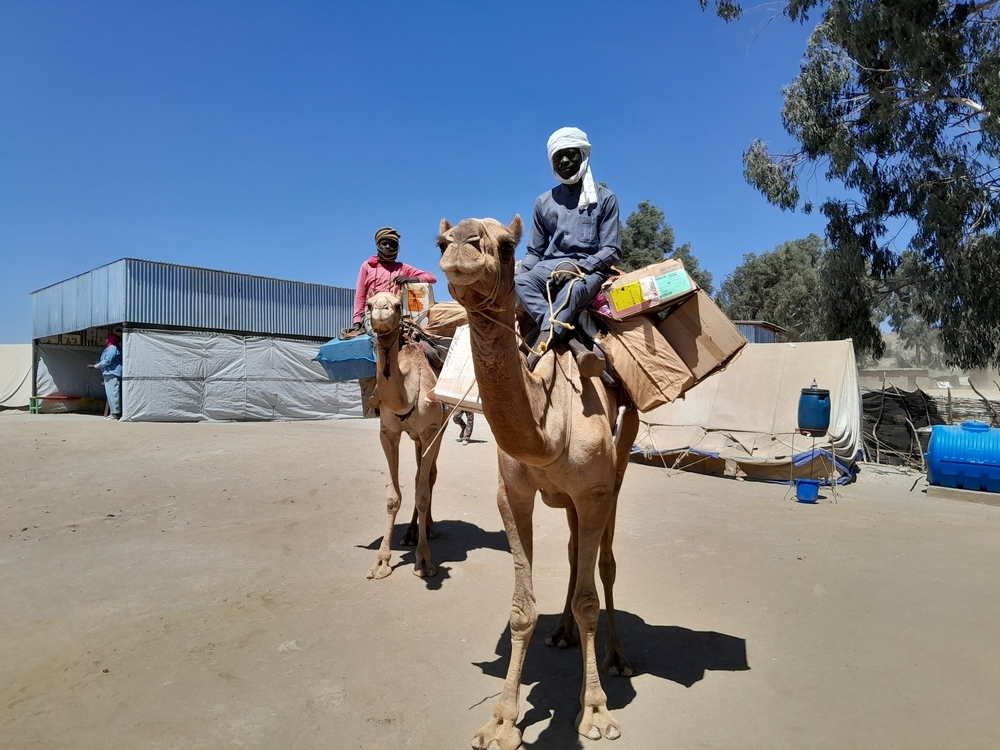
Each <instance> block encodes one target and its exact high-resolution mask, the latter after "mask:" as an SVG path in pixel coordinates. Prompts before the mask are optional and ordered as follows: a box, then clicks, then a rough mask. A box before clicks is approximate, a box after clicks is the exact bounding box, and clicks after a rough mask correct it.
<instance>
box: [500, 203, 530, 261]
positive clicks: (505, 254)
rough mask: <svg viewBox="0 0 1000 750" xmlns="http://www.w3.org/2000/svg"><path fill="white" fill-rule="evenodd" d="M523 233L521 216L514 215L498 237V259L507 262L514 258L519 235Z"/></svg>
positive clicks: (519, 239) (519, 238)
mask: <svg viewBox="0 0 1000 750" xmlns="http://www.w3.org/2000/svg"><path fill="white" fill-rule="evenodd" d="M523 231H524V224H522V223H521V216H520V215H519V214H514V220H513V221H511V223H510V224H508V225H507V227H506V228H505V229H504V231H503V234H501V235H500V258H501V260H503V261H504V262H507V261H509V260H510V259H511V258H512V257H513V256H514V251H515V250H516V249H517V245H518V243H519V242H520V241H521V233H522V232H523Z"/></svg>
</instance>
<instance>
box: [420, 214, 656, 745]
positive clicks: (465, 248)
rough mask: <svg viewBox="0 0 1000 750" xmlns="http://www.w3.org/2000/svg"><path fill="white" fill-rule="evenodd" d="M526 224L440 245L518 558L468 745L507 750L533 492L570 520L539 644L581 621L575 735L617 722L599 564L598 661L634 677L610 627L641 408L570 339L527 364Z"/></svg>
mask: <svg viewBox="0 0 1000 750" xmlns="http://www.w3.org/2000/svg"><path fill="white" fill-rule="evenodd" d="M522 232H523V224H522V222H521V217H520V216H515V217H514V219H513V221H511V223H510V224H509V225H508V226H506V227H505V226H504V225H503V224H502V223H500V222H498V221H496V220H495V219H466V220H464V221H462V222H461V223H459V224H458V225H457V226H452V225H451V224H450V223H449V222H448V221H447V219H442V221H441V228H440V236H439V237H438V247H440V249H441V254H442V257H441V270H442V271H444V273H445V275H446V276H447V277H448V289H449V291H450V292H451V295H452V296H453V297H454V298H455V300H456V301H457V302H459V303H460V304H461V305H462V306H463V307H465V309H466V310H467V311H468V313H469V331H470V339H471V343H472V359H473V366H474V369H475V373H476V380H477V381H478V385H479V395H480V398H481V399H482V404H483V412H484V414H485V416H486V420H487V422H489V425H490V428H491V429H492V431H493V435H494V437H495V439H496V442H497V453H498V459H499V468H500V472H499V474H500V478H499V484H498V487H497V505H498V506H499V509H500V516H501V518H502V519H503V523H504V527H505V529H506V531H507V539H508V541H509V543H510V549H511V553H512V555H513V557H514V596H513V600H512V602H511V612H510V637H511V656H510V665H509V667H508V670H507V679H506V682H505V683H504V687H503V691H502V693H501V695H500V699H499V700H498V702H497V704H496V706H495V707H494V709H493V717H492V719H491V720H490V721H489V722H488V723H487V724H486V725H485V726H484V727H482V728H481V729H480V730H479V731H478V732H477V733H476V735H475V736H474V737H473V740H472V747H473V748H476V750H486V748H490V749H491V750H492V748H498V750H514V749H515V748H517V747H518V746H520V744H521V731H520V730H519V729H518V728H517V719H518V715H519V710H520V709H519V690H520V684H521V671H522V668H523V666H524V658H525V654H526V650H527V646H528V643H529V642H530V641H531V635H532V632H533V631H534V628H535V625H536V623H537V621H538V612H537V610H536V608H535V596H534V592H533V589H532V580H531V564H532V523H531V516H532V512H533V510H534V503H535V493H536V492H537V491H540V492H541V497H542V501H543V502H544V503H545V504H546V505H548V506H549V507H552V508H562V509H564V510H565V511H566V519H567V521H568V523H569V532H570V534H569V562H570V575H569V590H568V592H567V595H566V604H565V607H564V609H563V613H562V616H561V618H560V620H559V625H558V626H557V628H556V631H555V632H554V633H552V634H551V636H549V638H547V639H546V645H549V646H552V645H556V646H560V647H563V648H565V647H568V646H570V645H575V639H574V633H573V623H574V619H575V621H576V625H577V627H578V628H579V631H580V636H581V642H582V651H583V668H584V680H583V689H582V691H581V694H580V703H581V710H580V714H579V715H578V717H577V730H578V731H579V732H580V734H582V735H584V736H585V737H588V738H590V739H594V740H599V739H601V738H602V737H605V738H607V739H612V740H613V739H617V738H618V737H619V736H621V727H620V726H619V725H618V722H617V721H615V719H614V717H613V716H612V715H611V713H610V712H609V711H608V707H607V696H606V694H605V693H604V689H603V688H602V687H601V680H600V674H599V672H598V670H597V658H596V656H595V646H594V634H595V630H596V628H597V620H598V615H599V614H600V600H599V599H598V596H597V588H596V586H595V583H594V567H595V565H599V568H600V574H601V581H602V583H603V584H604V601H605V607H606V610H607V621H608V641H607V647H606V651H605V658H604V659H603V661H602V664H601V666H602V668H603V669H604V671H605V672H607V673H609V674H620V675H631V674H632V668H631V666H629V664H628V662H627V661H626V660H625V655H624V651H623V649H622V645H621V641H620V640H619V639H618V634H617V632H616V630H615V611H614V597H613V594H612V589H613V587H614V582H615V571H616V565H615V558H614V553H613V552H612V542H613V540H614V533H615V511H616V508H617V503H618V491H619V489H620V488H621V483H622V479H623V477H624V476H625V469H626V468H627V466H628V458H629V451H630V450H631V447H632V442H633V440H634V438H635V436H636V433H637V432H638V430H639V419H638V413H637V412H636V411H635V409H634V408H631V407H630V406H628V405H627V404H626V403H625V401H624V397H623V395H622V394H621V392H620V391H619V389H618V388H616V387H608V386H606V385H605V384H604V383H603V382H602V381H601V379H600V378H599V377H590V378H585V377H581V375H580V372H579V369H578V368H577V367H576V363H575V361H574V360H573V357H572V354H571V353H570V352H569V351H568V350H567V348H566V347H565V346H561V345H560V346H557V347H556V348H554V349H552V350H550V351H548V352H546V353H545V354H544V355H543V356H542V357H541V359H540V360H539V361H538V362H537V363H536V365H535V367H534V369H533V370H529V369H528V366H527V363H526V360H525V358H524V356H523V355H522V354H521V352H520V350H519V348H518V340H517V339H518V337H517V334H516V333H515V328H514V318H515V312H514V250H515V248H516V247H517V245H518V243H519V242H520V240H521V234H522Z"/></svg>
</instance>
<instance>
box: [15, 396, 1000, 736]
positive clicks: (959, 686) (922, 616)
mask: <svg viewBox="0 0 1000 750" xmlns="http://www.w3.org/2000/svg"><path fill="white" fill-rule="evenodd" d="M457 431H458V428H457V427H455V426H454V425H449V428H448V432H447V434H446V437H445V442H444V446H443V448H442V451H441V458H440V461H439V478H438V485H437V491H436V493H435V498H434V516H435V519H436V523H437V531H438V532H439V538H438V539H437V540H436V541H434V542H433V546H432V552H433V555H434V560H435V562H436V563H437V565H438V570H439V573H438V576H437V577H436V578H433V579H427V580H421V579H418V578H416V577H414V576H413V575H411V573H410V569H411V566H412V561H413V554H412V550H411V549H407V550H406V551H402V552H401V553H400V551H399V547H398V544H397V545H395V546H396V551H395V552H394V562H395V563H396V565H397V567H396V569H395V571H394V573H393V574H392V575H391V576H390V577H389V578H387V579H385V580H382V581H369V580H366V578H365V573H366V571H367V570H368V568H369V566H370V565H371V564H372V563H373V562H374V560H375V549H376V547H377V544H378V542H379V540H380V538H381V535H382V532H383V527H384V518H385V511H384V497H385V489H384V488H385V484H386V482H387V472H386V467H385V460H384V458H383V456H382V451H381V449H380V448H379V445H378V439H377V423H376V422H375V421H373V420H345V421H325V422H298V423H270V424H138V423H137V424H127V423H121V424H118V423H114V422H106V421H103V420H102V419H100V418H99V417H88V416H81V415H52V416H47V415H28V414H24V413H6V414H0V601H2V602H3V606H2V607H0V747H3V748H32V749H33V750H41V749H46V748H53V749H56V748H58V749H59V750H66V749H67V748H102V749H106V748H127V749H130V750H131V749H134V748H229V747H240V748H267V749H269V750H270V749H273V748H282V749H283V750H298V749H306V748H317V749H318V748H376V747H378V748H384V747H392V748H419V749H425V748H426V749H427V750H437V749H439V748H466V747H468V746H469V741H470V739H471V737H472V735H473V733H474V732H475V730H476V729H478V728H479V727H480V726H481V725H482V724H484V723H485V722H486V720H487V719H488V718H489V715H490V712H491V710H492V706H493V703H494V701H495V699H496V696H497V695H498V693H499V692H500V689H501V686H502V682H503V674H504V673H505V670H506V665H507V656H508V654H509V643H508V640H507V634H506V622H507V615H508V608H509V603H510V595H511V592H512V589H513V571H512V565H511V560H510V556H509V554H508V552H507V551H506V539H505V537H504V534H503V531H502V527H501V525H500V520H499V516H498V514H497V511H496V506H495V499H494V496H495V488H496V460H495V445H494V443H493V440H492V437H491V436H490V435H489V433H488V430H487V429H486V425H485V422H484V420H479V421H478V422H477V424H476V434H475V435H474V439H475V442H473V443H472V444H470V445H468V446H462V445H460V444H458V443H457V442H456V441H455V437H456V436H457ZM404 458H405V469H404V471H403V476H404V477H405V479H406V482H405V485H404V505H403V511H402V512H401V514H400V519H399V523H398V524H397V530H396V540H397V541H398V538H399V537H400V536H401V534H402V528H403V525H404V522H405V521H407V520H408V519H409V514H410V512H411V510H412V490H413V482H412V476H413V453H412V451H411V450H405V451H404ZM915 479H917V476H916V475H913V474H903V473H898V472H888V471H877V470H876V469H875V468H874V467H872V468H870V469H866V470H865V471H863V472H862V474H861V477H860V479H859V480H858V482H857V483H856V484H854V485H851V486H849V487H846V488H843V489H842V490H840V491H839V497H834V496H833V495H832V494H831V493H830V492H829V491H824V492H823V493H822V497H821V500H820V502H819V503H818V504H816V505H804V504H800V503H797V502H795V499H794V496H793V494H792V492H791V491H790V490H789V488H787V487H785V486H781V485H767V484H761V483H750V482H739V481H735V480H731V479H718V478H712V477H706V476H700V475H696V474H683V473H669V472H667V471H665V470H664V469H661V468H655V467H649V466H640V465H632V466H631V467H630V469H629V472H628V475H627V477H626V480H625V486H624V489H623V491H622V500H621V502H620V510H619V523H618V536H617V544H616V550H617V558H618V583H617V587H616V591H615V593H616V600H617V603H618V606H619V608H620V612H621V622H620V632H621V635H622V639H623V641H624V644H625V651H626V655H627V657H628V658H629V659H630V660H631V662H632V665H633V667H634V668H635V671H636V674H635V675H634V676H632V677H631V678H621V677H619V678H608V677H605V678H604V685H605V689H606V690H607V692H608V695H609V700H610V706H611V708H612V709H613V710H614V712H615V715H616V717H617V719H618V720H619V721H620V722H621V725H622V731H623V736H622V738H621V739H619V740H617V741H616V742H614V743H613V746H614V747H615V748H617V749H618V750H624V749H625V748H643V749H644V750H645V749H647V748H661V747H672V748H734V749H737V748H738V749H741V750H743V749H746V748H767V749H768V750H777V749H780V748H789V749H790V750H791V749H794V750H802V748H810V749H815V748H906V750H915V749H918V748H996V747H1000V723H998V722H997V720H996V716H997V706H998V705H1000V639H998V636H1000V575H998V562H1000V508H996V507H991V506H988V505H980V504H973V503H966V502H961V501H955V500H945V499H935V498H928V497H927V496H926V494H924V493H923V492H922V488H923V487H924V484H923V482H920V483H919V484H918V485H917V487H916V489H914V490H912V491H911V490H910V487H911V485H912V484H913V482H914V480H915ZM403 516H405V518H404V517H403ZM535 522H536V561H535V563H536V564H535V587H536V593H537V597H538V607H539V611H540V612H541V613H542V617H541V621H540V623H539V627H538V629H537V630H536V633H535V639H534V641H533V643H532V647H531V650H530V651H529V653H528V659H527V665H526V668H525V672H524V683H525V685H524V688H523V690H522V700H521V702H522V712H523V713H522V720H521V727H522V729H523V730H524V738H525V745H526V746H527V747H529V748H559V749H562V748H579V747H592V746H594V747H604V746H612V743H610V742H608V741H607V740H603V741H602V742H601V744H600V745H596V744H595V743H592V742H590V741H588V740H583V739H578V738H577V736H576V734H575V732H574V730H573V720H574V718H575V716H576V713H577V710H578V703H577V701H578V696H579V691H580V677H581V673H582V666H581V663H580V661H581V657H580V651H579V648H575V649H569V650H566V651H559V650H556V649H549V648H546V647H545V646H544V644H543V643H542V641H543V639H544V636H545V635H546V634H547V632H548V631H549V630H550V629H551V628H552V627H554V624H555V619H556V614H557V613H558V612H559V610H560V609H561V607H562V601H563V597H564V594H565V586H566V578H567V563H566V561H565V554H566V553H565V542H566V539H567V532H566V528H565V518H564V516H563V514H561V513H559V512H558V511H554V510H551V509H548V508H545V507H544V506H542V505H541V503H539V505H538V507H537V509H536V516H535ZM598 646H599V648H600V649H603V630H602V631H600V632H599V642H598Z"/></svg>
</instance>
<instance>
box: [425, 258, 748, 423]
mask: <svg viewBox="0 0 1000 750" xmlns="http://www.w3.org/2000/svg"><path fill="white" fill-rule="evenodd" d="M631 284H640V286H641V289H642V290H644V291H640V292H639V294H640V295H642V294H644V295H646V296H645V297H643V298H642V299H641V300H639V301H638V302H635V303H634V304H631V307H629V306H625V304H624V303H622V306H619V307H614V306H613V303H609V299H614V298H613V297H610V296H609V295H611V294H613V291H614V290H615V289H623V288H627V287H629V286H630V285H631ZM633 292H634V290H632V291H630V292H628V294H632V293H633ZM622 299H623V298H621V297H620V296H619V302H621V301H622ZM518 325H519V326H522V325H532V323H531V321H530V318H527V316H519V319H518ZM573 325H574V331H573V335H574V336H575V337H578V338H580V339H583V340H584V341H586V342H587V344H588V345H590V346H591V347H592V348H593V347H594V344H596V346H597V347H599V349H598V351H600V352H601V353H602V354H603V356H604V360H605V372H604V373H602V374H601V378H602V380H604V381H605V382H606V383H609V384H611V383H620V384H621V385H622V387H623V388H624V389H625V391H626V393H628V395H629V398H630V399H631V400H632V402H633V403H634V404H635V406H636V408H637V409H638V410H639V411H641V412H647V411H651V410H653V409H655V408H657V407H659V406H663V405H664V404H667V403H670V402H671V401H674V400H675V399H677V398H679V397H680V396H682V395H683V394H684V392H685V391H687V390H688V389H689V388H692V387H693V386H694V385H695V384H697V383H698V382H700V381H702V380H704V379H705V378H706V377H708V376H709V375H711V374H713V373H714V372H716V371H718V370H719V369H720V368H722V367H724V366H725V365H726V363H728V362H729V361H730V360H732V358H733V357H734V356H735V355H736V354H737V353H738V352H739V351H740V350H741V349H742V348H743V347H744V346H745V345H746V343H747V340H746V339H745V338H744V337H743V335H742V334H741V333H740V332H739V329H737V328H736V326H735V325H733V323H732V322H731V321H730V320H729V318H727V317H726V315H725V313H723V312H722V310H720V309H719V307H718V306H717V305H716V304H715V303H714V302H713V301H712V299H711V298H710V297H709V296H708V294H706V293H705V292H704V291H703V290H700V289H698V288H697V285H696V284H695V283H694V281H692V280H691V279H690V277H689V276H688V274H687V272H686V271H684V266H683V264H682V263H681V262H680V261H676V260H670V261H664V262H663V263H656V264H653V265H652V266H648V267H646V268H644V269H639V270H638V271H634V272H632V273H631V274H626V275H624V276H621V277H618V278H616V279H613V280H611V281H609V282H608V284H607V288H606V290H605V292H603V293H602V294H601V295H598V297H597V299H596V300H595V301H594V304H593V306H592V307H591V308H590V309H589V310H582V311H581V312H580V313H579V314H578V315H577V317H576V319H575V320H574V323H573ZM573 343H576V344H577V345H578V348H579V342H578V341H576V340H575V339H573V340H571V342H570V349H571V350H573V352H574V355H577V349H576V348H574V347H573ZM577 356H578V355H577ZM529 362H530V359H529ZM434 393H435V397H436V398H438V399H440V400H441V401H444V402H445V403H448V404H452V405H456V406H458V407H459V408H462V409H467V410H471V411H478V412H481V411H482V405H481V402H480V400H479V390H478V388H477V386H476V377H475V372H474V371H473V367H472V347H471V342H470V340H469V335H468V327H467V326H462V327H460V328H458V330H457V331H456V333H455V337H454V340H453V342H452V346H451V348H450V349H449V351H448V356H447V358H446V360H445V363H444V367H443V369H442V371H441V376H440V377H439V379H438V384H437V386H435V389H434Z"/></svg>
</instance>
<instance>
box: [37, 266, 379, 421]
mask: <svg viewBox="0 0 1000 750" xmlns="http://www.w3.org/2000/svg"><path fill="white" fill-rule="evenodd" d="M31 300H32V317H33V328H32V333H33V335H32V338H33V341H34V343H35V346H36V352H37V364H36V371H37V375H36V395H38V396H40V397H42V398H43V401H42V407H43V409H44V408H45V406H46V400H45V399H46V397H48V398H51V399H53V401H52V402H51V403H53V404H60V403H61V404H63V405H64V410H70V409H69V408H68V406H65V405H68V404H70V403H74V402H80V406H81V408H82V404H83V402H84V401H85V400H87V399H97V402H96V405H97V407H98V408H103V406H104V404H103V403H101V400H103V399H104V385H103V383H102V380H101V376H100V374H99V373H97V372H95V371H94V370H90V369H87V368H86V365H87V364H88V363H94V362H96V361H97V360H98V358H99V357H100V354H101V351H102V349H103V348H104V341H105V339H106V337H107V335H108V334H109V333H120V334H122V339H123V340H122V354H123V375H122V407H123V418H124V419H126V420H144V421H145V420H151V421H201V420H270V419H317V418H321V417H330V416H358V417H360V416H361V415H362V410H361V391H360V388H359V386H358V384H357V383H356V382H355V383H331V382H330V381H329V379H328V378H327V377H326V373H324V372H323V369H322V367H320V366H319V365H318V364H317V363H315V362H313V361H312V359H313V357H315V356H316V351H317V349H318V347H319V346H320V345H321V344H322V343H323V342H324V341H326V340H328V339H329V338H330V336H331V334H332V333H333V332H335V331H338V330H340V329H341V328H342V327H344V326H345V325H348V324H349V323H350V320H351V312H352V309H353V302H354V292H353V290H351V289H343V288H339V287H331V286H326V285H322V284H313V283H308V282H301V281H288V280H284V279H274V278H269V277H264V276H253V275H249V274H239V273H232V272H229V271H216V270H212V269H206V268H195V267H192V266H179V265H175V264H171V263H158V262H155V261H147V260H140V259H136V258H123V259H121V260H118V261H115V262H113V263H109V264H108V265H105V266H101V267H99V268H95V269H93V270H91V271H87V272H86V273H82V274H80V275H78V276H74V277H72V278H69V279H65V280H63V281H60V282H58V283H56V284H52V285H50V286H47V287H45V288H43V289H39V290H37V291H34V292H32V293H31ZM56 399H62V401H57V400H56Z"/></svg>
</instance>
